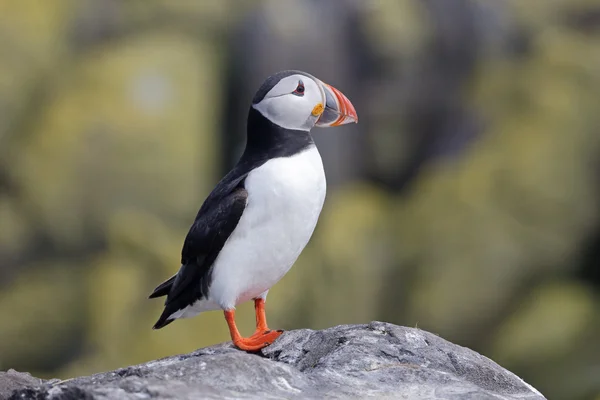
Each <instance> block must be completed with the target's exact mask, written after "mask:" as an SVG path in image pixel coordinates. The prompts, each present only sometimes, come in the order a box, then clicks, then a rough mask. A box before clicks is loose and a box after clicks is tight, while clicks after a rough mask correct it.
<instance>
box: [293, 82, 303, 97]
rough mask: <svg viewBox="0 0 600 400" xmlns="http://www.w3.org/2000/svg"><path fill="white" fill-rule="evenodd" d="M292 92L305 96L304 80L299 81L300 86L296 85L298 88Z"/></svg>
mask: <svg viewBox="0 0 600 400" xmlns="http://www.w3.org/2000/svg"><path fill="white" fill-rule="evenodd" d="M292 94H295V95H296V96H304V83H302V81H298V86H297V87H296V90H294V91H293V92H292Z"/></svg>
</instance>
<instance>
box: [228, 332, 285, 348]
mask: <svg viewBox="0 0 600 400" xmlns="http://www.w3.org/2000/svg"><path fill="white" fill-rule="evenodd" d="M282 333H283V331H264V332H256V333H254V335H252V336H250V337H249V338H242V337H241V338H237V339H236V340H234V341H233V344H234V345H235V346H236V347H237V348H239V349H240V350H245V351H258V350H261V349H263V348H265V347H267V346H268V345H270V344H272V343H273V342H274V341H275V340H276V339H277V338H278V337H279V336H281V334H282Z"/></svg>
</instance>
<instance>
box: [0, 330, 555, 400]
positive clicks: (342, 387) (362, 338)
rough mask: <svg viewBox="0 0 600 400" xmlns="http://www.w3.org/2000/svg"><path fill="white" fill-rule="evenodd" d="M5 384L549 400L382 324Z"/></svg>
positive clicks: (16, 377)
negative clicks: (254, 348) (256, 348)
mask: <svg viewBox="0 0 600 400" xmlns="http://www.w3.org/2000/svg"><path fill="white" fill-rule="evenodd" d="M24 377H29V378H30V379H25V378H24ZM11 379H12V380H11ZM19 387H20V389H17V388H19ZM6 388H8V389H10V390H13V391H12V395H10V396H8V398H10V399H11V400H12V399H30V398H31V399H36V400H41V399H52V400H67V399H69V400H71V399H151V398H161V399H169V398H172V399H224V398H226V399H322V398H330V399H338V398H339V399H341V398H344V399H347V398H366V397H373V398H378V399H398V398H400V399H445V400H449V399H461V400H462V399H478V400H500V399H531V400H533V399H536V400H537V399H544V396H543V395H542V394H540V393H539V392H538V391H537V390H535V389H534V388H533V387H531V386H530V385H528V384H527V383H525V382H524V381H522V380H521V379H520V378H518V377H517V376H516V375H514V374H513V373H511V372H509V371H507V370H505V369H504V368H502V367H500V366H499V365H498V364H496V363H494V362H493V361H491V360H490V359H488V358H486V357H484V356H482V355H479V354H478V353H475V352H474V351H472V350H469V349H467V348H464V347H460V346H457V345H455V344H452V343H450V342H448V341H446V340H444V339H442V338H440V337H438V336H436V335H433V334H431V333H428V332H425V331H422V330H419V329H414V328H405V327H399V326H395V325H392V324H387V323H382V322H372V323H371V324H368V325H342V326H337V327H333V328H330V329H326V330H323V331H312V330H308V329H303V330H295V331H289V332H286V333H285V334H284V335H282V336H281V337H280V338H279V339H278V340H277V341H276V342H275V343H274V344H273V345H271V346H269V347H267V348H265V349H263V351H262V354H259V355H256V354H248V353H245V352H242V351H240V350H237V349H235V348H233V347H232V345H231V344H230V343H226V344H220V345H216V346H211V347H207V348H204V349H200V350H197V351H195V352H192V353H190V354H184V355H177V356H172V357H168V358H163V359H161V360H156V361H151V362H148V363H145V364H140V365H137V366H132V367H127V368H123V369H120V370H116V371H112V372H106V373H100V374H96V375H93V376H89V377H81V378H75V379H72V380H68V381H65V382H62V383H57V382H56V381H54V382H52V381H46V382H43V383H41V384H40V380H38V379H36V378H32V377H31V376H30V375H27V374H20V373H16V372H12V375H11V372H8V373H4V374H2V375H0V400H4V398H6V397H4V398H3V396H7V391H6ZM14 389H17V390H14Z"/></svg>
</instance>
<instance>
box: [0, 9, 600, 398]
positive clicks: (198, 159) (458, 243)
mask: <svg viewBox="0 0 600 400" xmlns="http://www.w3.org/2000/svg"><path fill="white" fill-rule="evenodd" d="M283 69H301V70H305V71H307V72H310V73H312V74H314V75H316V76H317V77H319V78H320V79H322V80H323V81H325V82H327V83H330V84H332V85H334V86H336V87H338V88H339V89H341V90H342V91H343V92H344V93H345V94H346V95H347V96H348V97H349V98H350V99H351V100H352V101H353V103H354V105H355V106H356V109H357V110H358V114H359V116H360V124H359V125H356V126H346V127H343V128H337V129H328V130H318V129H317V130H315V131H314V136H315V141H316V142H317V144H318V146H319V148H320V151H321V154H322V156H323V160H324V164H325V169H326V173H327V177H328V185H329V191H328V197H327V200H326V205H325V208H324V211H323V213H322V216H321V219H320V222H319V225H318V227H317V230H316V232H315V235H314V236H313V240H312V241H311V243H310V244H309V246H308V247H307V249H306V250H305V251H304V253H303V254H302V255H301V257H300V259H299V260H298V262H297V263H296V265H295V267H294V268H293V269H292V270H291V271H290V273H289V274H288V275H287V276H286V277H285V278H284V279H283V280H282V281H281V282H280V283H279V284H278V285H276V286H275V287H274V288H273V289H272V291H271V293H270V295H269V299H268V300H269V301H268V312H269V320H270V325H272V326H273V327H277V328H285V329H294V328H314V329H320V328H326V327H330V326H333V325H336V324H342V323H367V322H369V321H371V320H385V321H389V322H393V323H396V324H402V325H407V326H418V327H419V328H422V329H426V330H429V331H431V332H434V333H436V334H439V335H441V336H442V337H444V338H446V339H448V340H451V341H453V342H455V343H458V344H461V345H464V346H468V347H470V348H473V349H474V350H477V351H479V352H481V353H482V354H484V355H486V356H488V357H491V358H492V359H494V360H495V361H497V362H498V363H500V364H501V365H503V366H504V367H506V368H508V369H510V370H512V371H514V372H515V373H517V374H518V375H520V376H521V377H523V378H524V379H525V380H526V381H528V382H529V383H531V384H532V385H534V386H535V387H537V388H538V389H539V390H541V391H542V392H543V393H544V394H545V395H546V396H548V397H549V398H552V399H565V400H567V399H568V400H579V399H582V400H583V399H600V3H599V2H598V1H597V0H487V1H486V0H479V1H478V0H368V1H367V0H354V1H352V0H329V1H326V0H285V1H283V0H264V1H258V0H254V1H245V2H242V1H234V0H214V1H213V0H205V1H200V0H177V1H169V0H102V1H98V0H71V1H68V0H53V1H40V0H1V1H0V369H2V370H6V369H8V368H15V369H17V370H21V371H29V372H31V373H32V374H34V375H37V376H40V377H61V378H68V377H72V376H78V375H82V374H91V373H94V372H99V371H104V370H109V369H114V368H118V367H123V366H126V365H131V364H135V363H141V362H144V361H147V360H151V359H154V358H157V357H163V356H167V355H171V354H177V353H183V352H188V351H191V350H193V349H196V348H199V347H203V346H207V345H210V344H214V343H218V342H222V341H226V340H228V339H229V336H228V333H227V329H226V325H225V322H224V321H223V317H222V314H221V313H219V312H213V313H207V314H204V315H202V316H199V317H197V318H194V319H191V320H183V321H182V320H180V321H177V322H176V323H174V324H172V325H170V326H169V327H168V328H166V329H163V330H160V331H152V330H151V329H150V328H151V326H152V324H153V323H154V322H155V320H156V318H157V317H158V315H159V314H160V311H161V308H162V307H161V306H162V301H161V300H153V301H151V300H147V299H146V297H147V295H148V294H149V293H150V292H151V291H152V289H153V288H154V287H155V286H156V285H157V284H158V283H160V282H161V281H162V280H164V279H166V278H168V277H170V276H171V275H172V274H173V273H174V272H175V271H177V269H178V267H179V264H178V263H179V259H180V250H181V244H182V242H183V238H184V236H185V234H186V233H187V229H188V228H189V226H190V224H191V222H192V220H193V218H194V216H195V214H196V211H197V209H198V208H199V206H200V205H201V203H202V201H203V199H204V198H205V197H206V196H207V195H208V193H209V192H210V190H211V189H212V187H213V186H214V185H215V184H216V182H217V181H218V180H219V179H220V178H221V177H222V176H223V175H224V173H225V172H226V171H227V170H228V169H229V168H230V167H231V166H232V165H233V164H234V163H235V161H236V159H237V157H239V155H240V153H241V151H242V150H243V146H244V139H245V118H246V114H247V111H248V107H249V103H250V100H251V98H252V96H253V93H254V91H255V90H256V89H257V88H258V87H259V86H260V84H261V83H262V81H263V80H264V79H265V78H266V77H267V76H268V75H270V74H272V73H274V72H276V71H279V70H283ZM240 310H241V312H239V313H238V319H239V323H240V325H241V328H242V330H243V332H245V333H250V332H252V330H253V321H254V316H253V310H252V305H251V304H246V305H244V306H242V307H240Z"/></svg>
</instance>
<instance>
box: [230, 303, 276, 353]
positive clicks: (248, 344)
mask: <svg viewBox="0 0 600 400" xmlns="http://www.w3.org/2000/svg"><path fill="white" fill-rule="evenodd" d="M254 310H255V312H256V331H255V332H254V334H253V335H252V336H250V337H249V338H244V337H242V335H240V332H239V331H238V329H237V326H236V325H235V311H234V310H225V320H226V321H227V326H229V333H230V334H231V340H232V341H233V344H234V345H235V346H236V347H237V348H239V349H241V350H245V351H258V350H260V349H262V348H265V347H267V346H268V345H270V344H271V343H273V342H274V341H275V339H277V338H278V337H279V336H281V334H282V333H283V331H281V330H277V331H274V330H270V329H269V327H268V326H267V318H266V315H265V300H264V299H255V300H254Z"/></svg>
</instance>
